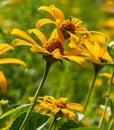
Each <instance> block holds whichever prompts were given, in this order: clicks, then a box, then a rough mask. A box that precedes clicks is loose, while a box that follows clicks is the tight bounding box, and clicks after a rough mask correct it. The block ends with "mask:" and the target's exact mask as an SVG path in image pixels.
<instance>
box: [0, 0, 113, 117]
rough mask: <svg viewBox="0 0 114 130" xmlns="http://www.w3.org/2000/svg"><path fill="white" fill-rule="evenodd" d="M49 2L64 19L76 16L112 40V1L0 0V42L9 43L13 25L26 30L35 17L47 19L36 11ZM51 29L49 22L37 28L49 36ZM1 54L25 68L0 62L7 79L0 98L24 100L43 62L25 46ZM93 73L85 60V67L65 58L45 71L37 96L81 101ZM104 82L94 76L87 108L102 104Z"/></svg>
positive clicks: (36, 81) (32, 89)
mask: <svg viewBox="0 0 114 130" xmlns="http://www.w3.org/2000/svg"><path fill="white" fill-rule="evenodd" d="M51 4H54V5H55V6H56V7H58V8H59V9H60V10H62V12H63V13H64V15H65V18H66V19H69V18H70V17H71V16H72V17H76V18H79V19H80V20H82V21H83V26H84V27H86V28H87V29H88V30H94V31H101V32H103V33H105V34H107V35H108V37H109V41H112V40H113V39H114V0H0V43H8V44H11V41H12V40H13V39H14V38H15V36H13V35H11V34H10V32H11V30H12V29H13V28H20V29H22V30H23V31H25V32H27V31H28V29H31V28H35V24H36V21H37V20H38V19H41V18H45V17H46V18H51V16H50V15H49V14H48V13H47V12H44V11H38V8H39V7H40V6H43V5H45V6H49V5H51ZM52 29H53V25H45V26H43V27H42V28H41V31H42V32H44V33H45V35H46V36H47V38H49V35H50V32H51V30H52ZM109 41H108V42H109ZM2 57H16V58H19V59H22V60H23V61H25V62H26V63H27V65H28V70H27V71H26V70H25V68H24V67H23V66H21V65H14V64H12V65H11V64H10V65H0V70H2V71H3V72H4V74H5V75H6V77H7V79H8V89H7V92H6V93H1V91H0V99H7V100H9V104H23V103H28V102H29V101H28V97H29V96H33V95H34V93H35V91H36V89H37V87H38V84H39V82H40V80H41V78H42V75H43V72H44V68H45V62H44V60H43V58H42V56H41V55H40V54H38V53H31V52H30V51H29V48H28V47H25V46H18V47H15V50H13V51H9V52H7V53H5V54H4V55H2ZM2 57H0V58H2ZM110 70H111V68H110V67H104V68H103V69H102V71H101V72H110ZM93 74H94V68H93V65H92V64H91V63H89V62H88V63H87V66H86V67H82V66H80V65H78V64H76V63H74V62H71V61H70V62H69V61H67V60H63V62H62V63H60V62H57V63H56V64H54V65H53V66H52V68H51V69H50V71H49V74H48V77H47V80H46V82H45V84H44V87H43V89H42V91H41V95H42V96H43V95H53V96H54V97H56V98H58V97H68V98H69V100H71V101H72V102H78V103H81V104H83V102H84V99H85V97H86V94H87V92H88V89H89V86H90V85H91V82H92V79H93ZM108 84H109V79H107V78H105V77H101V76H100V75H99V76H98V77H97V80H96V83H95V88H94V92H93V93H92V98H91V100H90V104H91V105H90V109H93V110H96V108H97V107H98V106H99V105H100V104H104V101H105V98H103V95H104V94H105V93H106V91H107V86H108ZM112 95H113V93H112ZM92 114H95V113H92ZM92 114H91V117H92Z"/></svg>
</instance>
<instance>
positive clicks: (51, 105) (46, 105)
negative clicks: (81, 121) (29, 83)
mask: <svg viewBox="0 0 114 130" xmlns="http://www.w3.org/2000/svg"><path fill="white" fill-rule="evenodd" d="M30 100H32V98H30ZM67 100H68V99H67V98H63V97H61V98H59V99H55V98H54V97H53V96H44V97H39V98H38V99H37V102H38V105H37V106H36V107H35V110H36V111H39V110H46V109H47V110H48V111H47V112H46V115H48V116H57V117H62V116H64V117H65V119H66V120H68V119H69V118H72V119H73V120H74V121H77V117H76V114H75V113H74V112H73V110H74V111H78V112H82V113H84V108H83V106H82V105H81V104H78V103H67V102H66V101H67Z"/></svg>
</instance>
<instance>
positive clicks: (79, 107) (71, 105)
mask: <svg viewBox="0 0 114 130" xmlns="http://www.w3.org/2000/svg"><path fill="white" fill-rule="evenodd" d="M67 108H69V109H74V110H76V111H80V112H84V107H83V106H82V105H81V104H78V103H69V104H67Z"/></svg>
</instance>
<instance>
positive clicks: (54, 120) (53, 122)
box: [48, 117, 57, 130]
mask: <svg viewBox="0 0 114 130" xmlns="http://www.w3.org/2000/svg"><path fill="white" fill-rule="evenodd" d="M56 119H57V118H56V117H54V119H53V120H52V123H51V125H50V127H49V129H48V130H52V128H53V126H54V124H55V123H56ZM54 130H55V128H54Z"/></svg>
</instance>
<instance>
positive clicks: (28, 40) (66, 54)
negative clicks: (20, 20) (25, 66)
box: [12, 29, 85, 65]
mask: <svg viewBox="0 0 114 130" xmlns="http://www.w3.org/2000/svg"><path fill="white" fill-rule="evenodd" d="M58 32H59V31H57V30H56V29H55V30H54V31H53V32H52V34H51V36H50V38H49V39H48V40H47V39H46V36H45V35H44V34H43V33H42V32H40V31H39V30H38V29H30V30H29V33H33V34H34V35H35V36H36V37H37V38H38V39H39V40H40V42H41V43H42V45H39V44H38V43H37V42H36V41H35V40H34V39H33V38H32V37H31V36H30V35H29V34H27V33H25V32H24V31H22V30H20V29H13V31H12V34H14V35H17V36H20V37H21V38H23V39H25V40H23V39H14V40H13V41H12V45H14V46H18V45H26V46H30V47H31V48H30V50H31V51H32V52H39V53H41V54H43V55H45V56H51V58H54V59H56V60H57V59H63V58H65V59H69V60H72V61H75V62H77V63H78V64H81V65H84V63H85V60H84V58H83V57H81V56H79V55H78V54H80V53H81V50H76V49H75V50H69V51H65V50H64V49H65V48H64V38H63V35H62V34H61V32H59V34H58Z"/></svg>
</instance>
